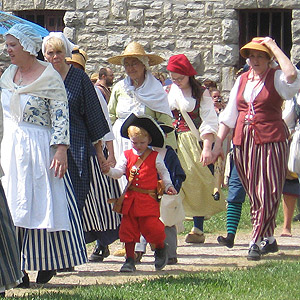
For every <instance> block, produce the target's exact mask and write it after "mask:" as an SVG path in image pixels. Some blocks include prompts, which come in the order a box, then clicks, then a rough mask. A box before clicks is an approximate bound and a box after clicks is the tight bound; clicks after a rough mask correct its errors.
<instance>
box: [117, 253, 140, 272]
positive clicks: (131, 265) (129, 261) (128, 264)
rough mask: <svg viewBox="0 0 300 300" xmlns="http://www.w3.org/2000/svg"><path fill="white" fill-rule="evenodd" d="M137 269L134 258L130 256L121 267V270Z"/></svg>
mask: <svg viewBox="0 0 300 300" xmlns="http://www.w3.org/2000/svg"><path fill="white" fill-rule="evenodd" d="M135 270H136V269H135V265H134V259H133V258H132V257H129V258H127V259H126V261H125V263H124V265H123V266H122V268H121V269H120V272H126V273H130V272H134V271H135Z"/></svg>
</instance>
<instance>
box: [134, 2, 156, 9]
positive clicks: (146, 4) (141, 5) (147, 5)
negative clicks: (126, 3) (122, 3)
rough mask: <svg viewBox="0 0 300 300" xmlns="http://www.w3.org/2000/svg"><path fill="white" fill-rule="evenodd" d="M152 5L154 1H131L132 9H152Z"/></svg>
mask: <svg viewBox="0 0 300 300" xmlns="http://www.w3.org/2000/svg"><path fill="white" fill-rule="evenodd" d="M152 3H153V0H130V6H131V7H138V8H143V9H147V8H150V6H151V4H152Z"/></svg>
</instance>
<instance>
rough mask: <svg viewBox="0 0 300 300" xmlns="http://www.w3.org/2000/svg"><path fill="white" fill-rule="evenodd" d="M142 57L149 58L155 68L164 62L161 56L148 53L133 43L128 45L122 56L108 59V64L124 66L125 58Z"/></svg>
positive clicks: (150, 63) (150, 64)
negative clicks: (123, 60)
mask: <svg viewBox="0 0 300 300" xmlns="http://www.w3.org/2000/svg"><path fill="white" fill-rule="evenodd" d="M142 56H146V57H148V58H149V66H155V65H158V64H161V63H162V62H163V61H164V59H163V58H162V57H160V56H159V55H156V54H148V53H146V52H145V49H144V47H143V46H142V45H141V44H139V43H137V42H131V43H129V44H128V45H127V47H126V48H125V50H124V52H123V53H122V55H117V56H113V57H111V58H109V59H108V62H109V63H111V64H114V65H119V66H122V65H123V64H122V59H123V58H125V57H142Z"/></svg>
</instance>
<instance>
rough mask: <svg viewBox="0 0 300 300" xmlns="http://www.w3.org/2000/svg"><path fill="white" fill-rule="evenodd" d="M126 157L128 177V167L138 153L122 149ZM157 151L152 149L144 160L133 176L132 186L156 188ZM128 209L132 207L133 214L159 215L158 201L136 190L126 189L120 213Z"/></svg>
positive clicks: (147, 188)
mask: <svg viewBox="0 0 300 300" xmlns="http://www.w3.org/2000/svg"><path fill="white" fill-rule="evenodd" d="M124 154H125V157H126V159H127V167H126V177H127V178H128V177H129V171H130V169H131V168H132V167H133V166H134V165H135V163H136V161H137V159H138V155H136V154H134V153H133V151H132V149H130V150H126V151H124ZM157 155H158V152H156V151H152V152H151V153H150V154H149V156H148V157H147V158H146V159H145V161H144V162H143V163H142V165H141V166H140V169H139V170H138V173H137V174H136V175H135V176H134V179H133V181H132V183H131V185H132V186H135V187H138V188H141V189H146V190H155V189H156V188H157V181H158V178H157V170H156V157H157ZM129 209H134V211H135V215H136V216H139V217H142V216H157V217H159V203H158V202H157V201H156V200H155V199H154V198H152V197H151V196H150V195H148V194H143V193H139V192H136V191H130V190H129V191H127V192H126V194H125V199H124V202H123V207H122V214H124V215H127V214H128V211H129Z"/></svg>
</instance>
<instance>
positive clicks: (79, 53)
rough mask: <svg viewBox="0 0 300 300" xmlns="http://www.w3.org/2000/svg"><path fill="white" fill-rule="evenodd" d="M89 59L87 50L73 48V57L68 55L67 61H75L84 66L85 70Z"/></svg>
mask: <svg viewBox="0 0 300 300" xmlns="http://www.w3.org/2000/svg"><path fill="white" fill-rule="evenodd" d="M87 59H88V56H87V54H86V52H85V51H83V50H81V49H73V50H72V58H71V57H66V61H67V62H70V63H71V62H75V63H77V64H79V65H81V66H82V67H83V69H84V70H85V64H86V61H87Z"/></svg>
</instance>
